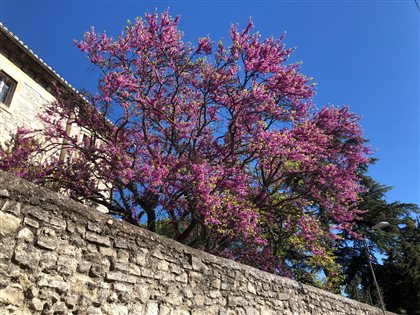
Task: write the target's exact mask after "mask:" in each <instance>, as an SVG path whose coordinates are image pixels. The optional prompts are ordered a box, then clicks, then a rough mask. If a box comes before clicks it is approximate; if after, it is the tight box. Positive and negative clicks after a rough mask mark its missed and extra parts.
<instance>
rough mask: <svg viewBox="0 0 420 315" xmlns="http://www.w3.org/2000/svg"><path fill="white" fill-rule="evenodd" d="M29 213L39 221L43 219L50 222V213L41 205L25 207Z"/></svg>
mask: <svg viewBox="0 0 420 315" xmlns="http://www.w3.org/2000/svg"><path fill="white" fill-rule="evenodd" d="M24 212H26V213H27V214H30V215H31V216H32V217H34V218H36V219H38V220H39V221H43V222H47V223H49V222H50V214H49V213H48V212H47V211H45V210H43V209H41V208H39V207H34V206H28V207H25V211H24Z"/></svg>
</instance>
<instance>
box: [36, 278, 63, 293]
mask: <svg viewBox="0 0 420 315" xmlns="http://www.w3.org/2000/svg"><path fill="white" fill-rule="evenodd" d="M37 284H38V285H39V286H40V287H48V288H53V289H56V290H57V291H58V292H67V291H68V289H69V284H68V283H67V282H65V281H64V279H63V278H62V277H60V276H50V275H46V274H42V275H41V276H40V279H39V280H38V283H37Z"/></svg>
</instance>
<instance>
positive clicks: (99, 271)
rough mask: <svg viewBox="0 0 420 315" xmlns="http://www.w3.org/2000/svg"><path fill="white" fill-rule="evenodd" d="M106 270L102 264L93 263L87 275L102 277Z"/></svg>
mask: <svg viewBox="0 0 420 315" xmlns="http://www.w3.org/2000/svg"><path fill="white" fill-rule="evenodd" d="M105 273H106V270H105V267H104V266H103V265H97V264H93V265H92V267H90V271H89V276H91V277H95V278H103V277H104V276H105Z"/></svg>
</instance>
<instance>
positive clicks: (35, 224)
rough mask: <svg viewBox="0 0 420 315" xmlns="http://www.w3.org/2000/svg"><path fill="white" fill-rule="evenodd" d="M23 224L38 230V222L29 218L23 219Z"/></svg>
mask: <svg viewBox="0 0 420 315" xmlns="http://www.w3.org/2000/svg"><path fill="white" fill-rule="evenodd" d="M23 223H25V224H26V225H29V226H32V227H34V228H36V229H37V228H39V222H38V221H36V220H34V219H32V218H30V217H25V219H23Z"/></svg>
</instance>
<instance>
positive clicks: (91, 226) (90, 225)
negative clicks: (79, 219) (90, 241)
mask: <svg viewBox="0 0 420 315" xmlns="http://www.w3.org/2000/svg"><path fill="white" fill-rule="evenodd" d="M87 229H88V230H89V231H92V232H95V233H98V234H100V233H101V232H102V228H101V226H100V225H99V224H98V223H94V222H91V221H89V222H88V225H87Z"/></svg>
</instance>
